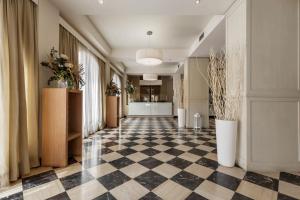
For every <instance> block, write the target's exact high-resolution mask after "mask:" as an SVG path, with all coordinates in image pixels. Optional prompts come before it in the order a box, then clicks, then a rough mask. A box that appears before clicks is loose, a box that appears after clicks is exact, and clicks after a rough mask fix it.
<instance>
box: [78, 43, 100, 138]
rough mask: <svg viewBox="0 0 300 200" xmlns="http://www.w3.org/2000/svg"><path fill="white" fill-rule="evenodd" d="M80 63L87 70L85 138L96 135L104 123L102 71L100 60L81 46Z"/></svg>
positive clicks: (84, 106) (84, 102) (79, 51)
mask: <svg viewBox="0 0 300 200" xmlns="http://www.w3.org/2000/svg"><path fill="white" fill-rule="evenodd" d="M78 57H79V58H78V63H79V64H82V65H83V67H84V70H85V75H84V79H85V86H84V87H83V126H84V130H83V131H84V136H85V137H88V136H89V134H92V133H95V132H96V131H98V130H99V128H100V127H101V126H102V123H103V117H102V112H103V111H102V92H101V70H100V64H99V61H98V58H97V57H96V56H95V55H94V54H93V53H91V52H90V51H89V50H88V49H87V48H85V47H84V46H82V45H79V48H78Z"/></svg>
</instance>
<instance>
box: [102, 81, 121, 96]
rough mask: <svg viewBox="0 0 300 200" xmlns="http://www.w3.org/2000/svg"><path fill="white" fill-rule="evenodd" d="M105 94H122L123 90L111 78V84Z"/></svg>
mask: <svg viewBox="0 0 300 200" xmlns="http://www.w3.org/2000/svg"><path fill="white" fill-rule="evenodd" d="M105 94H106V95H107V96H117V95H120V94H121V90H120V88H119V87H118V85H117V84H116V83H115V82H113V80H111V81H110V82H109V84H107V87H106V92H105Z"/></svg>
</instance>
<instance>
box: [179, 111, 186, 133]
mask: <svg viewBox="0 0 300 200" xmlns="http://www.w3.org/2000/svg"><path fill="white" fill-rule="evenodd" d="M184 127H185V109H184V108H178V128H184Z"/></svg>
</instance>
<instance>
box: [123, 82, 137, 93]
mask: <svg viewBox="0 0 300 200" xmlns="http://www.w3.org/2000/svg"><path fill="white" fill-rule="evenodd" d="M125 90H126V92H127V94H129V95H130V94H134V93H135V90H136V87H134V85H133V83H132V82H130V81H128V80H127V84H126V88H125Z"/></svg>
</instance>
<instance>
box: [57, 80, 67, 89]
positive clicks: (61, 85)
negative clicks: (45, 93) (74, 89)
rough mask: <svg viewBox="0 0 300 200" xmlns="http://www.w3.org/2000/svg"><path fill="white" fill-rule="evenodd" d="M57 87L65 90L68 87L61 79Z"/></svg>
mask: <svg viewBox="0 0 300 200" xmlns="http://www.w3.org/2000/svg"><path fill="white" fill-rule="evenodd" d="M57 87H58V88H67V87H68V81H65V80H63V79H60V80H58V81H57Z"/></svg>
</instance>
